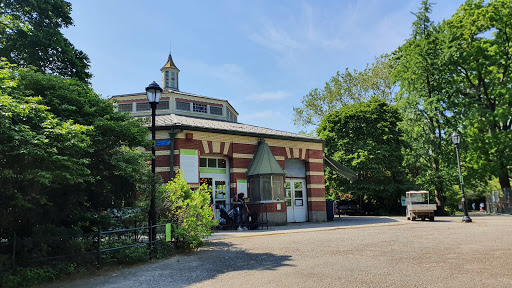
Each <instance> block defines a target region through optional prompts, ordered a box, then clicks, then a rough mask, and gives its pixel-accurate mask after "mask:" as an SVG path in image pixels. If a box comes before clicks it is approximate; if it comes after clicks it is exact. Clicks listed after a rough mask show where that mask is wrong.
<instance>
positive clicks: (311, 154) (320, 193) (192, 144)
mask: <svg viewBox="0 0 512 288" xmlns="http://www.w3.org/2000/svg"><path fill="white" fill-rule="evenodd" d="M186 133H192V134H194V132H193V131H186V132H183V133H180V136H181V137H184V135H185V134H186ZM196 138H197V137H195V136H194V135H192V139H185V138H176V139H175V143H174V149H175V150H179V149H195V150H199V154H200V155H208V154H209V153H207V152H210V151H213V143H212V141H206V143H207V149H208V150H209V151H205V148H204V146H203V141H201V140H198V139H196ZM236 138H240V136H233V135H223V137H222V139H223V140H222V142H221V143H220V154H219V153H217V154H215V155H223V153H224V152H225V147H226V145H230V146H229V149H228V151H227V154H226V155H224V156H226V157H227V158H228V160H229V167H230V169H247V168H248V167H249V165H250V164H251V161H252V159H251V158H243V157H241V158H238V157H233V154H254V153H255V152H256V148H257V142H256V141H255V143H254V144H247V143H236V142H234V141H236ZM248 138H249V137H248ZM290 143H294V142H293V141H290ZM305 145H307V144H305ZM290 146H292V145H290ZM169 149H170V147H169V146H158V147H157V151H166V150H167V151H168V150H169ZM286 149H288V153H289V154H290V156H291V158H299V159H300V158H302V155H303V154H305V159H302V160H304V161H305V164H306V173H307V172H322V173H323V171H324V166H323V163H320V162H310V161H309V160H310V159H323V151H321V150H313V149H306V153H303V150H302V149H303V148H299V149H296V151H297V150H298V155H294V149H292V148H288V147H280V146H270V150H271V151H272V154H273V155H274V156H276V157H278V158H280V159H288V153H287V152H286ZM304 149H305V148H304ZM210 155H211V154H210ZM170 157H171V156H170V155H157V157H156V167H169V164H170V163H169V162H170V161H169V160H170ZM173 157H174V166H178V167H179V166H180V157H179V154H175V155H174V154H173ZM317 161H320V160H317ZM277 162H278V163H279V165H280V166H281V168H283V169H284V168H285V160H278V161H277ZM170 170H171V171H172V167H170ZM158 174H160V175H161V176H162V178H163V179H164V181H169V179H170V172H159V173H158ZM307 174H309V173H307ZM237 180H248V179H247V177H246V175H245V172H231V171H230V182H231V183H237ZM306 184H307V185H310V184H313V185H323V184H324V176H323V175H307V176H306ZM230 187H231V185H230ZM230 190H231V197H233V196H234V194H235V192H236V188H235V187H231V189H230ZM307 193H308V197H317V198H318V197H320V198H322V197H325V188H308V189H307ZM283 198H284V195H283ZM267 207H268V209H269V210H268V212H286V205H285V203H284V202H283V203H281V210H277V208H276V207H277V205H276V203H268V204H267ZM308 209H309V211H325V201H319V200H317V201H308Z"/></svg>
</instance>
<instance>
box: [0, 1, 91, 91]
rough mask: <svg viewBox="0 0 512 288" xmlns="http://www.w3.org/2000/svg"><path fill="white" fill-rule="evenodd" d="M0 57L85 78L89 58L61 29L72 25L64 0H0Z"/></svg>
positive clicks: (89, 75)
mask: <svg viewBox="0 0 512 288" xmlns="http://www.w3.org/2000/svg"><path fill="white" fill-rule="evenodd" d="M0 8H1V12H0V57H3V58H6V59H7V61H8V62H9V63H11V64H18V65H19V66H20V67H28V66H33V67H36V68H37V69H38V71H40V72H45V73H51V74H57V75H60V76H63V77H66V78H76V79H78V80H80V81H83V82H85V81H88V80H90V79H91V77H92V75H91V74H90V73H89V72H88V71H87V70H88V69H89V57H88V56H87V55H86V54H85V53H84V52H82V51H81V50H78V49H76V48H75V46H74V45H73V44H72V43H71V42H70V41H69V40H68V39H67V38H66V37H64V35H63V34H62V32H61V29H63V28H67V27H69V26H71V25H73V19H72V18H71V4H70V3H68V2H66V1H63V0H1V1H0Z"/></svg>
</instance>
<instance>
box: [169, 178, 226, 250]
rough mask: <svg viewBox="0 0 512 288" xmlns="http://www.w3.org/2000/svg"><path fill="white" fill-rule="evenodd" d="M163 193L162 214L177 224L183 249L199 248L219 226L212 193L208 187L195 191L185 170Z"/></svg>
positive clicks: (203, 186) (178, 237)
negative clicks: (213, 208)
mask: <svg viewBox="0 0 512 288" xmlns="http://www.w3.org/2000/svg"><path fill="white" fill-rule="evenodd" d="M161 190H162V191H163V197H164V205H163V207H162V210H163V211H162V214H163V215H164V217H166V218H168V219H170V220H171V221H172V222H173V223H176V225H177V226H176V227H175V231H174V232H175V235H176V238H177V240H178V242H179V243H180V245H181V246H182V248H186V249H190V248H196V247H198V246H199V245H200V244H201V243H202V239H203V238H204V237H207V236H209V235H211V234H212V228H213V227H215V226H216V225H217V224H218V223H217V221H216V220H213V216H214V214H213V210H212V207H210V205H209V204H210V193H211V191H209V190H208V187H207V186H206V184H203V185H201V186H200V187H199V188H198V189H196V190H195V191H193V190H192V189H191V188H190V186H188V184H187V181H186V180H185V179H184V178H183V177H182V172H181V171H179V172H178V173H176V176H175V177H174V179H173V180H172V181H170V182H168V183H167V184H166V185H164V186H162V188H161Z"/></svg>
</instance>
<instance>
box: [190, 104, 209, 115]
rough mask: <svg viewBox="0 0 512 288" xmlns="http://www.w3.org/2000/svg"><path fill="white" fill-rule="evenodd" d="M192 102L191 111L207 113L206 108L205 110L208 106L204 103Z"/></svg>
mask: <svg viewBox="0 0 512 288" xmlns="http://www.w3.org/2000/svg"><path fill="white" fill-rule="evenodd" d="M192 104H194V105H193V106H192V111H193V112H199V113H208V110H207V107H208V106H207V105H206V104H199V103H192Z"/></svg>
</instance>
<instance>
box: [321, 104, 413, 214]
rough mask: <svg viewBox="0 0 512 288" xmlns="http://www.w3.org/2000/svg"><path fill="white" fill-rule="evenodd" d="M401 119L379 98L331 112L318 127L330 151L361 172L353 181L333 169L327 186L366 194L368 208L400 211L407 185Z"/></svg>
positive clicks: (391, 211) (375, 210)
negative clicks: (337, 173)
mask: <svg viewBox="0 0 512 288" xmlns="http://www.w3.org/2000/svg"><path fill="white" fill-rule="evenodd" d="M400 121H401V117H400V112H399V111H398V109H397V108H396V107H394V106H392V105H390V104H387V103H385V102H384V101H383V100H378V99H372V100H370V101H368V102H362V103H355V104H352V105H348V106H345V107H343V108H341V109H338V110H336V111H334V112H331V113H329V114H327V115H326V116H325V117H324V118H323V119H322V122H321V123H320V125H319V126H318V129H317V134H318V135H319V137H321V138H323V139H324V140H325V153H326V154H327V155H329V156H330V157H332V158H333V159H335V160H337V161H339V162H340V163H341V164H342V165H344V166H346V167H348V168H350V169H351V170H353V171H356V172H357V173H358V175H359V178H358V180H357V181H355V182H354V183H352V184H350V183H349V182H348V180H346V179H345V178H342V177H341V176H339V175H336V174H335V173H334V172H333V171H330V170H327V173H326V187H327V190H329V191H334V192H339V193H343V194H347V193H350V194H352V195H358V196H364V197H365V198H364V199H365V202H366V205H367V206H366V211H374V212H376V213H381V214H389V213H398V212H399V211H400V206H399V205H400V196H401V195H402V194H403V191H404V189H405V188H406V186H405V185H406V184H407V183H406V180H405V173H404V171H403V168H402V162H403V156H402V148H403V140H402V139H401V137H402V131H401V129H400V128H399V122H400Z"/></svg>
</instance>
